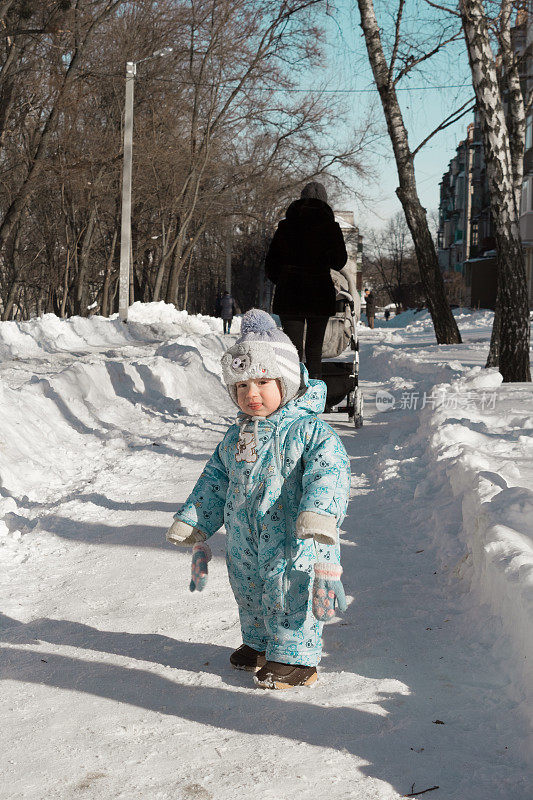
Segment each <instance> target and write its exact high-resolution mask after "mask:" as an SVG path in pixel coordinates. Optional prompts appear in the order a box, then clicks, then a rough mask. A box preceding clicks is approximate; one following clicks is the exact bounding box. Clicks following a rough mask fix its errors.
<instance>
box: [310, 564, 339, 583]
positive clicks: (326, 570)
mask: <svg viewBox="0 0 533 800" xmlns="http://www.w3.org/2000/svg"><path fill="white" fill-rule="evenodd" d="M315 575H316V577H317V578H321V579H322V580H323V581H338V580H340V577H341V575H342V567H341V565H340V564H327V563H324V562H323V561H319V562H317V563H316V564H315Z"/></svg>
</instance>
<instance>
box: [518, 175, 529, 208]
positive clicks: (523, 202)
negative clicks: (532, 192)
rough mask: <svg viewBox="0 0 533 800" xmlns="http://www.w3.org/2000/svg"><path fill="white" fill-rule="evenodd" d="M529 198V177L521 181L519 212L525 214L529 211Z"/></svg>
mask: <svg viewBox="0 0 533 800" xmlns="http://www.w3.org/2000/svg"><path fill="white" fill-rule="evenodd" d="M530 202H531V201H530V198H529V178H526V179H525V180H524V181H522V197H521V199H520V213H521V214H526V213H527V212H528V211H529V207H530Z"/></svg>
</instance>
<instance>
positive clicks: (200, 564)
mask: <svg viewBox="0 0 533 800" xmlns="http://www.w3.org/2000/svg"><path fill="white" fill-rule="evenodd" d="M209 561H211V548H210V547H209V545H208V544H205V543H204V542H202V543H200V544H195V545H194V547H193V549H192V563H191V582H190V584H189V589H190V590H191V592H194V590H195V589H196V591H198V592H201V591H203V590H204V589H205V586H206V583H207V564H208V562H209Z"/></svg>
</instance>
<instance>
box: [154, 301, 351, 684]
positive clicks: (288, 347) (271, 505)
mask: <svg viewBox="0 0 533 800" xmlns="http://www.w3.org/2000/svg"><path fill="white" fill-rule="evenodd" d="M222 371H223V377H224V381H225V383H226V385H227V388H228V392H229V394H230V396H231V398H232V400H233V401H234V402H235V404H236V405H237V406H238V407H239V409H240V413H239V414H238V417H237V422H236V423H235V424H233V425H231V426H230V428H229V429H228V431H227V432H226V434H225V436H224V438H223V439H222V441H221V442H220V444H219V445H218V447H217V448H216V450H215V452H214V453H213V455H212V456H211V458H210V460H209V461H208V463H207V465H206V466H205V468H204V470H203V472H202V474H201V475H200V478H199V479H198V481H197V483H196V486H195V487H194V489H193V491H192V492H191V494H190V496H189V497H188V499H187V500H186V502H185V504H184V505H183V506H182V508H181V510H180V511H178V513H177V514H176V515H175V518H174V523H173V524H172V526H171V528H170V529H169V531H168V532H167V540H168V541H170V542H172V543H173V544H176V545H191V544H192V545H193V546H194V547H193V570H192V581H191V589H194V588H197V589H202V588H203V584H204V583H205V576H206V573H207V561H208V560H209V558H210V557H211V554H210V551H209V546H208V545H207V544H205V541H206V540H207V539H208V538H209V537H210V536H212V535H213V534H214V533H215V532H216V531H217V530H218V529H219V528H220V527H221V525H222V524H224V525H225V527H226V533H227V547H226V563H227V568H228V574H229V580H230V584H231V588H232V590H233V594H234V595H235V600H236V601H237V606H238V609H239V617H240V625H241V631H242V641H243V644H242V645H241V646H240V647H239V648H238V649H237V650H235V652H234V653H232V655H231V656H230V662H231V664H232V666H233V667H235V668H237V669H246V670H250V671H253V672H254V673H255V675H254V680H255V683H256V685H257V686H260V687H262V688H269V689H284V688H289V687H292V686H302V685H305V686H309V685H311V684H312V683H314V682H315V681H316V680H317V669H316V667H317V664H318V662H319V661H320V656H321V649H322V625H323V621H324V620H325V619H328V618H330V617H332V616H333V615H334V613H335V611H334V609H335V604H336V603H337V604H338V606H339V608H341V610H345V608H346V604H345V598H344V591H343V588H342V584H341V581H340V577H341V572H342V569H341V566H340V550H339V537H338V526H339V525H340V523H341V521H342V519H343V517H344V515H345V512H346V505H347V500H348V494H349V488H350V468H349V461H348V456H347V455H346V451H345V449H344V446H343V445H342V442H341V441H340V439H339V437H338V436H337V434H336V433H335V431H334V430H333V429H332V428H331V427H330V426H329V425H328V424H327V423H325V422H323V421H322V420H321V419H319V418H318V416H317V414H320V413H321V412H322V411H323V410H324V404H325V400H326V386H325V384H324V383H323V382H322V381H318V380H309V379H308V378H307V371H306V369H305V367H304V366H303V364H302V365H301V364H300V363H299V358H298V353H297V351H296V348H295V347H294V346H293V344H292V343H291V341H290V339H289V338H288V337H287V336H286V335H285V334H284V333H283V332H282V331H281V329H279V328H277V327H276V325H275V323H274V320H273V319H272V317H271V316H270V315H269V314H267V313H266V312H264V311H260V310H258V309H252V310H251V311H248V312H247V313H246V314H245V315H244V317H243V320H242V326H241V335H240V338H239V339H238V340H237V342H236V343H235V344H234V345H233V346H232V347H230V349H229V350H228V351H227V352H226V353H225V354H224V355H223V357H222Z"/></svg>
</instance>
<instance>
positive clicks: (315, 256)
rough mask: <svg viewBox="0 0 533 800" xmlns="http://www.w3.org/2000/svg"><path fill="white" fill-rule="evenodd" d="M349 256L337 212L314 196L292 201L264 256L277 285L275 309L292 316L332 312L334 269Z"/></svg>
mask: <svg viewBox="0 0 533 800" xmlns="http://www.w3.org/2000/svg"><path fill="white" fill-rule="evenodd" d="M346 261H347V255H346V246H345V244H344V237H343V235H342V231H341V229H340V227H339V225H338V223H337V222H335V217H334V215H333V211H332V210H331V208H330V206H328V204H327V203H324V202H323V201H322V200H318V199H315V198H308V199H300V200H295V201H294V202H293V203H291V204H290V206H289V208H288V209H287V212H286V214H285V219H282V220H281V222H280V223H279V225H278V228H277V230H276V233H275V234H274V238H273V239H272V241H271V243H270V247H269V250H268V253H267V257H266V261H265V271H266V275H267V277H268V278H270V280H271V281H273V283H275V284H276V291H275V294H274V304H273V307H272V311H273V312H274V313H275V314H280V315H283V316H289V317H309V316H318V317H331V316H333V315H334V314H335V287H334V286H333V281H332V280H331V275H330V274H329V271H330V269H337V270H341V269H342V268H343V267H344V265H345V264H346Z"/></svg>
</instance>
